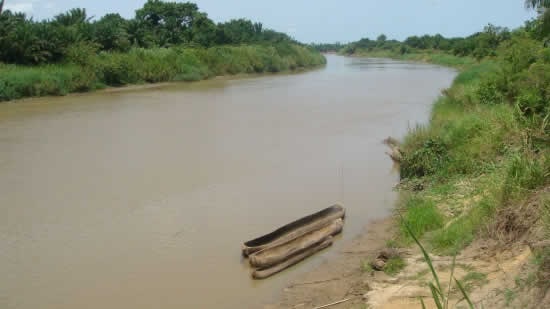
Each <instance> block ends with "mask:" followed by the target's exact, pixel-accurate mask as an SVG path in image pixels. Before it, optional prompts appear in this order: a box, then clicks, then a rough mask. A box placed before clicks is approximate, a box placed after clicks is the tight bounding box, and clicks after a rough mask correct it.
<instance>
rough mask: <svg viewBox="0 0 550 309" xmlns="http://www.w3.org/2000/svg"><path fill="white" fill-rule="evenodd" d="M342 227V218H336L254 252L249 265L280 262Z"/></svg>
mask: <svg viewBox="0 0 550 309" xmlns="http://www.w3.org/2000/svg"><path fill="white" fill-rule="evenodd" d="M343 227H344V222H343V221H342V219H336V220H335V221H333V222H332V223H330V224H329V225H327V226H325V227H323V228H321V229H319V230H316V231H313V232H310V233H308V234H306V235H303V236H301V237H298V238H296V239H294V240H291V241H289V242H287V243H284V244H279V245H276V246H273V247H269V248H266V249H264V250H261V251H258V252H255V253H253V254H251V255H250V256H249V259H250V265H251V266H253V267H258V268H267V267H271V266H273V265H277V264H279V263H282V262H284V261H285V260H287V259H288V258H290V257H291V256H293V255H295V254H297V253H299V252H302V251H304V250H307V249H309V248H311V247H314V246H316V245H318V244H319V243H322V242H323V241H324V240H325V239H327V238H328V237H329V236H334V235H336V234H338V233H340V232H341V231H342V228H343Z"/></svg>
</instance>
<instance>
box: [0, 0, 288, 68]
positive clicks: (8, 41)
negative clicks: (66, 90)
mask: <svg viewBox="0 0 550 309" xmlns="http://www.w3.org/2000/svg"><path fill="white" fill-rule="evenodd" d="M3 5H4V0H0V62H4V63H15V64H27V65H33V64H44V63H58V62H62V61H64V60H65V59H66V57H67V52H68V50H69V48H70V47H72V46H85V47H88V48H93V49H95V50H97V51H114V52H127V51H129V50H130V49H131V48H133V47H141V48H156V47H173V46H180V45H188V46H191V47H211V46H217V45H227V44H232V45H237V44H251V43H262V42H267V43H277V42H292V43H297V42H296V41H294V40H293V39H292V38H291V37H289V36H288V35H286V34H284V33H281V32H277V31H274V30H270V29H265V28H264V27H263V25H262V24H261V23H258V22H252V21H250V20H247V19H234V20H230V21H228V22H223V23H215V22H214V21H212V20H211V19H210V18H208V15H207V14H206V13H205V12H201V11H200V10H199V8H198V6H197V5H196V4H195V3H191V2H185V3H180V2H164V1H160V0H148V1H147V2H146V3H145V4H144V5H143V7H142V8H140V9H138V10H136V12H135V16H134V18H132V19H125V18H123V17H122V16H120V15H119V14H116V13H110V14H106V15H105V16H103V17H101V18H99V19H97V20H94V19H93V18H91V17H89V16H88V14H87V13H86V10H85V9H83V8H74V9H71V10H69V11H67V12H64V13H61V14H58V15H56V16H55V17H53V18H51V19H47V20H40V21H36V20H34V19H33V18H31V17H28V16H27V15H26V14H24V13H16V12H11V11H10V10H2V7H3Z"/></svg>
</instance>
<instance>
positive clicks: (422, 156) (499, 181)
mask: <svg viewBox="0 0 550 309" xmlns="http://www.w3.org/2000/svg"><path fill="white" fill-rule="evenodd" d="M400 57H401V58H403V57H402V56H400ZM407 57H408V59H411V60H426V61H434V62H435V63H440V64H442V63H445V62H448V63H449V62H450V63H451V64H448V65H451V66H455V67H456V66H460V67H461V69H462V70H461V72H460V74H459V75H458V76H457V77H456V79H455V81H454V83H453V85H452V86H451V88H449V89H448V90H446V91H444V93H443V96H442V97H441V98H439V99H438V100H437V101H436V102H435V104H434V106H433V109H432V114H431V121H430V123H429V124H428V125H424V126H417V127H415V128H413V129H411V130H410V132H409V133H408V134H407V135H406V137H405V138H404V140H403V143H402V145H401V150H402V151H403V152H404V155H403V160H402V162H401V165H400V171H401V177H402V179H403V180H404V181H405V183H420V184H422V186H421V187H422V189H421V190H420V191H419V192H415V193H414V195H413V196H412V197H409V198H406V199H405V201H406V202H405V206H402V207H400V209H401V211H402V212H403V213H402V216H403V218H404V221H405V222H407V224H408V225H409V226H410V229H411V230H412V232H413V233H414V234H415V235H417V236H418V237H423V238H425V240H426V242H427V244H428V246H429V247H430V248H432V249H433V250H435V252H437V253H440V254H449V255H453V254H456V253H458V252H460V251H461V250H462V249H463V248H464V247H465V246H467V245H468V244H470V243H471V242H472V241H473V240H474V239H476V237H479V235H482V234H484V233H485V230H484V229H485V228H486V227H487V225H488V224H489V223H491V222H492V221H493V220H494V219H495V214H496V213H497V210H498V209H500V208H502V207H505V206H509V205H512V204H513V203H521V202H522V201H524V200H525V199H526V198H527V197H528V196H529V195H530V194H532V193H534V192H535V191H536V190H537V189H538V188H540V187H542V186H545V185H547V184H548V183H549V179H550V177H549V176H550V163H549V162H550V155H549V153H550V151H549V147H548V144H547V143H546V144H545V143H543V142H539V143H538V144H536V143H535V142H536V141H537V139H536V138H532V136H533V137H536V136H544V135H545V131H544V130H547V129H548V128H547V127H546V129H544V126H542V127H541V122H537V121H530V120H529V121H527V120H526V119H527V117H526V116H525V114H521V111H520V110H518V108H517V106H514V105H512V104H503V102H500V101H494V100H493V101H491V102H492V103H490V104H488V103H487V100H488V96H487V95H485V94H484V91H485V90H483V91H481V90H480V89H483V87H487V84H486V83H485V82H486V81H487V80H488V79H490V78H493V76H495V74H496V75H498V74H502V73H501V72H502V64H501V62H499V61H498V60H494V59H490V60H484V61H482V62H479V63H478V62H477V61H474V60H472V59H463V61H462V62H460V61H458V60H457V61H456V62H453V61H454V60H453V57H454V56H449V57H441V55H438V54H431V55H414V54H410V55H407ZM438 57H439V58H438ZM491 91H492V90H491ZM490 100H492V99H490ZM490 100H489V101H490ZM529 119H531V118H529ZM533 119H536V118H533ZM543 124H544V123H543ZM539 140H542V139H539ZM406 187H407V186H405V188H406ZM404 194H410V193H404ZM442 214H445V215H442ZM549 220H550V219H549ZM548 225H550V223H548ZM399 231H400V232H399V237H398V239H400V240H403V239H405V240H406V241H405V244H408V243H410V238H408V239H407V235H406V231H405V229H404V227H403V224H401V225H400V229H399ZM427 232H429V233H427ZM485 234H487V233H485ZM489 236H490V235H489Z"/></svg>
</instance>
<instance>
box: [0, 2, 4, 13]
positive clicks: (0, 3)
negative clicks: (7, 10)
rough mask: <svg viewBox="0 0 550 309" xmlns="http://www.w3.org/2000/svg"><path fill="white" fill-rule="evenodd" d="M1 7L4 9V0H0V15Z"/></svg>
mask: <svg viewBox="0 0 550 309" xmlns="http://www.w3.org/2000/svg"><path fill="white" fill-rule="evenodd" d="M3 7H4V0H0V14H2V8H3Z"/></svg>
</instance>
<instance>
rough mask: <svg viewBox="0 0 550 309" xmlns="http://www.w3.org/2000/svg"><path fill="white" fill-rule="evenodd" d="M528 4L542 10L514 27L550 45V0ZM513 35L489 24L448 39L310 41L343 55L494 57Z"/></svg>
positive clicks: (319, 47) (532, 7)
mask: <svg viewBox="0 0 550 309" xmlns="http://www.w3.org/2000/svg"><path fill="white" fill-rule="evenodd" d="M525 6H526V7H527V8H529V9H535V10H537V12H539V16H538V18H536V19H534V20H530V21H527V22H526V23H525V26H524V27H522V28H520V29H517V30H515V31H516V32H517V31H525V32H527V33H528V34H529V35H530V37H532V38H533V39H535V40H539V41H542V42H543V43H544V44H546V45H550V9H549V8H550V0H526V1H525ZM511 38H512V31H511V30H510V29H508V28H506V27H498V26H495V25H492V24H489V25H487V26H486V27H485V28H484V29H483V30H482V31H480V32H477V33H474V34H472V35H470V36H467V37H463V38H462V37H455V38H447V37H444V36H443V35H441V34H435V35H427V34H426V35H422V36H416V35H414V36H409V37H408V38H406V39H405V40H403V41H398V40H388V39H387V37H386V35H384V34H381V35H380V36H378V37H377V38H376V39H375V40H372V39H370V38H362V39H360V40H358V41H356V42H351V43H348V44H343V45H342V44H340V43H336V44H323V43H321V44H311V46H312V47H313V48H315V49H317V50H319V51H321V52H326V51H334V50H335V49H337V51H339V52H341V53H343V54H355V53H356V52H357V51H366V52H369V51H380V50H386V51H391V52H396V53H400V54H406V53H409V52H413V51H415V50H439V51H443V52H446V53H450V54H453V55H456V56H472V57H475V58H477V59H482V58H484V57H488V56H495V51H496V49H497V47H498V46H500V45H501V44H502V43H503V42H506V41H509V40H510V39H511Z"/></svg>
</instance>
